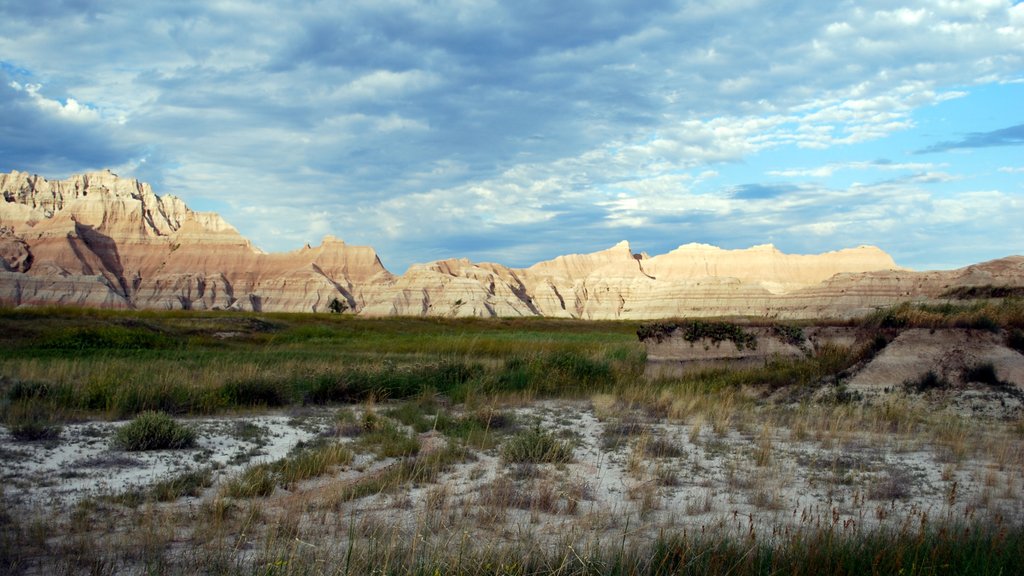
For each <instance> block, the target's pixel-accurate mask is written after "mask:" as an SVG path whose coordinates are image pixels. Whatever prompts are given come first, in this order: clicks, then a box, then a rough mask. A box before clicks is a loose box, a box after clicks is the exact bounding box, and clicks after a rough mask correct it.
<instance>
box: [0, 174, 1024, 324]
mask: <svg viewBox="0 0 1024 576" xmlns="http://www.w3.org/2000/svg"><path fill="white" fill-rule="evenodd" d="M0 193H2V194H3V202H0V304H3V305H7V306H22V305H49V304H60V305H81V306H96V307H107V308H157V309H171V308H184V309H215V308H220V309H240V310H259V311H296V312H298V311H305V312H318V311H325V310H327V309H328V306H329V305H330V303H331V302H332V301H334V300H338V301H339V302H341V303H343V304H344V307H345V308H346V309H347V310H350V311H351V312H354V313H358V314H364V315H443V316H528V315H542V316H551V317H572V318H587V319H648V318H665V317H673V316H732V315H743V316H773V317H780V318H810V317H850V316H858V315H862V314H865V313H867V312H870V311H872V310H874V309H876V308H878V307H880V306H887V305H891V304H893V303H896V302H900V301H904V300H909V299H929V298H936V297H939V296H940V295H942V294H943V293H944V292H947V291H948V290H950V289H951V288H955V287H958V286H983V285H1011V286H1021V285H1024V257H1010V258H1006V259H1002V260H997V261H993V262H988V263H983V264H979V265H975V266H970V267H967V268H964V269H961V270H953V271H942V272H913V271H909V270H904V269H901V268H899V267H898V266H897V265H896V263H895V262H894V261H893V260H892V258H891V257H890V256H889V255H888V254H886V253H885V252H883V251H882V250H880V249H878V248H875V247H871V246H861V247H858V248H851V249H847V250H840V251H836V252H829V253H826V254H818V255H792V254H784V253H782V252H780V251H779V250H777V249H776V248H775V247H773V246H771V245H762V246H755V247H752V248H749V249H746V250H723V249H720V248H716V247H714V246H708V245H705V244H686V245H683V246H680V247H679V248H677V249H675V250H673V251H671V252H669V253H667V254H662V255H659V256H654V257H650V256H648V255H647V254H642V253H640V254H638V253H634V252H633V251H632V249H631V248H630V246H629V244H628V243H627V242H620V243H618V244H616V245H615V246H613V247H611V248H609V249H607V250H603V251H600V252H595V253H592V254H572V255H567V256H559V257H558V258H555V259H553V260H549V261H545V262H540V263H538V264H535V265H533V266H530V267H529V268H522V269H515V268H509V267H506V266H503V265H501V264H490V263H473V262H470V261H469V260H466V259H449V260H442V261H437V262H432V263H428V264H421V265H415V266H412V267H410V268H409V270H408V271H407V272H406V273H405V274H402V275H401V276H395V275H393V274H391V273H390V272H388V271H387V270H386V269H385V268H384V266H383V265H382V263H381V261H380V259H379V258H378V257H377V254H376V253H375V252H374V250H373V249H372V248H369V247H366V246H351V245H348V244H345V243H344V242H343V241H341V240H338V239H336V238H333V237H327V238H325V239H324V240H323V242H322V243H321V245H319V246H316V247H312V246H306V247H304V248H302V249H300V250H296V251H293V252H289V253H284V254H266V253H263V252H262V251H260V250H258V249H256V248H255V247H254V246H253V245H252V244H251V243H250V242H249V241H248V240H246V239H245V238H243V237H242V236H241V235H240V234H239V233H238V231H237V230H235V228H233V227H232V226H231V225H230V224H228V223H227V222H225V221H224V220H223V219H222V218H221V217H220V216H218V215H217V214H214V213H204V212H195V211H193V210H191V209H189V208H188V207H187V206H186V205H185V203H184V202H182V201H181V200H180V199H178V198H175V197H173V196H157V195H156V194H155V193H154V192H153V190H152V189H151V188H150V187H149V185H147V184H144V183H140V182H138V181H137V180H134V179H129V178H120V177H118V176H116V175H114V174H112V173H110V172H109V171H108V172H95V173H89V174H83V175H78V176H73V177H71V178H68V179H66V180H61V181H48V180H46V179H44V178H41V177H39V176H35V175H29V174H24V173H20V172H12V173H10V174H0Z"/></svg>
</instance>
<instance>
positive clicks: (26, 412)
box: [5, 401, 61, 442]
mask: <svg viewBox="0 0 1024 576" xmlns="http://www.w3.org/2000/svg"><path fill="white" fill-rule="evenodd" d="M5 420H6V423H7V427H8V428H9V429H10V431H11V436H13V437H14V439H15V440H19V441H22V442H38V441H44V440H56V439H57V438H59V437H60V432H61V426H60V424H58V423H57V422H56V420H55V419H54V418H53V415H52V413H51V411H50V410H49V409H48V408H47V407H46V406H44V405H41V404H40V403H38V402H32V401H20V402H17V403H14V404H12V405H11V406H9V407H8V408H7V415H6V418H5Z"/></svg>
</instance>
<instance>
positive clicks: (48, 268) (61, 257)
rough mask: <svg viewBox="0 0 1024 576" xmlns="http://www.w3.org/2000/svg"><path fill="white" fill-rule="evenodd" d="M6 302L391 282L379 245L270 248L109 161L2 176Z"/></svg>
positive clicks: (146, 299) (135, 299)
mask: <svg viewBox="0 0 1024 576" xmlns="http://www.w3.org/2000/svg"><path fill="white" fill-rule="evenodd" d="M0 191H2V193H3V197H4V202H3V203H2V204H0V217H2V218H3V222H2V224H3V226H4V230H5V233H4V235H2V236H0V258H2V259H3V262H4V264H3V266H4V269H5V272H0V303H3V304H5V305H13V306H19V305H45V304H74V305H82V306H100V307H125V308H184V309H215V308H223V309H240V310H261V311H311V312H316V311H322V310H326V309H327V306H328V305H329V303H330V302H331V300H333V299H335V298H338V299H339V300H341V301H343V302H345V303H346V304H347V306H348V307H349V308H350V309H356V308H357V307H358V305H359V304H360V303H361V301H362V298H363V292H364V290H366V289H367V287H369V286H372V287H373V288H374V289H376V287H378V286H379V285H385V284H387V283H389V282H390V281H391V275H390V274H389V273H388V272H387V270H385V269H384V266H383V265H382V264H381V262H380V259H379V258H377V255H376V253H374V252H373V250H372V249H371V248H368V247H362V246H348V245H346V244H345V243H344V242H342V241H340V240H337V239H335V238H332V237H328V238H325V239H324V241H323V243H322V244H321V245H320V246H318V247H315V248H313V247H309V246H307V247H305V248H303V249H301V250H298V251H295V252H291V253H287V254H265V253H263V252H262V251H260V250H258V249H256V248H255V247H253V246H252V244H251V243H250V242H249V241H248V240H246V239H245V238H243V237H242V236H241V235H240V234H239V233H238V231H237V230H235V229H234V228H233V227H232V226H231V225H230V224H228V223H227V222H225V221H224V220H223V219H222V218H221V217H220V216H218V215H217V214H213V213H204V212H194V211H192V210H190V209H189V208H188V207H187V206H186V205H185V203H184V202H182V201H181V200H180V199H178V198H175V197H173V196H157V195H155V194H154V193H153V191H152V189H150V187H149V186H148V185H146V184H142V183H140V182H138V181H136V180H132V179H126V178H120V177H118V176H116V175H114V174H112V173H110V172H96V173H90V174H84V175H80V176H74V177H72V178H69V179H67V180H63V181H54V182H51V181H47V180H45V179H43V178H40V177H38V176H33V175H28V174H23V173H19V172H12V173H11V174H4V175H0Z"/></svg>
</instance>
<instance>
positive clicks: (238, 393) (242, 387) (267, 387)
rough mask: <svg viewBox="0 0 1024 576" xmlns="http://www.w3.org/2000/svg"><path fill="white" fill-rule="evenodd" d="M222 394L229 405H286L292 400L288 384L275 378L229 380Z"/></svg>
mask: <svg viewBox="0 0 1024 576" xmlns="http://www.w3.org/2000/svg"><path fill="white" fill-rule="evenodd" d="M220 395H221V397H222V398H223V399H224V401H225V402H226V403H227V405H228V406H285V405H287V404H288V403H289V402H290V401H291V395H290V393H289V391H288V386H287V384H286V383H284V382H281V381H279V380H273V379H253V380H244V381H239V382H228V383H227V384H225V385H224V386H222V387H221V389H220Z"/></svg>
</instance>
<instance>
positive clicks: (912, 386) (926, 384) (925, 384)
mask: <svg viewBox="0 0 1024 576" xmlns="http://www.w3.org/2000/svg"><path fill="white" fill-rule="evenodd" d="M903 387H904V388H905V389H906V390H908V391H913V392H927V391H929V390H935V389H940V390H941V389H943V388H948V387H949V381H948V380H946V379H945V378H943V377H942V376H939V375H938V374H936V373H935V371H933V370H929V371H928V372H926V373H924V374H922V375H921V376H919V377H918V378H916V379H913V380H907V381H905V382H903Z"/></svg>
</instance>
